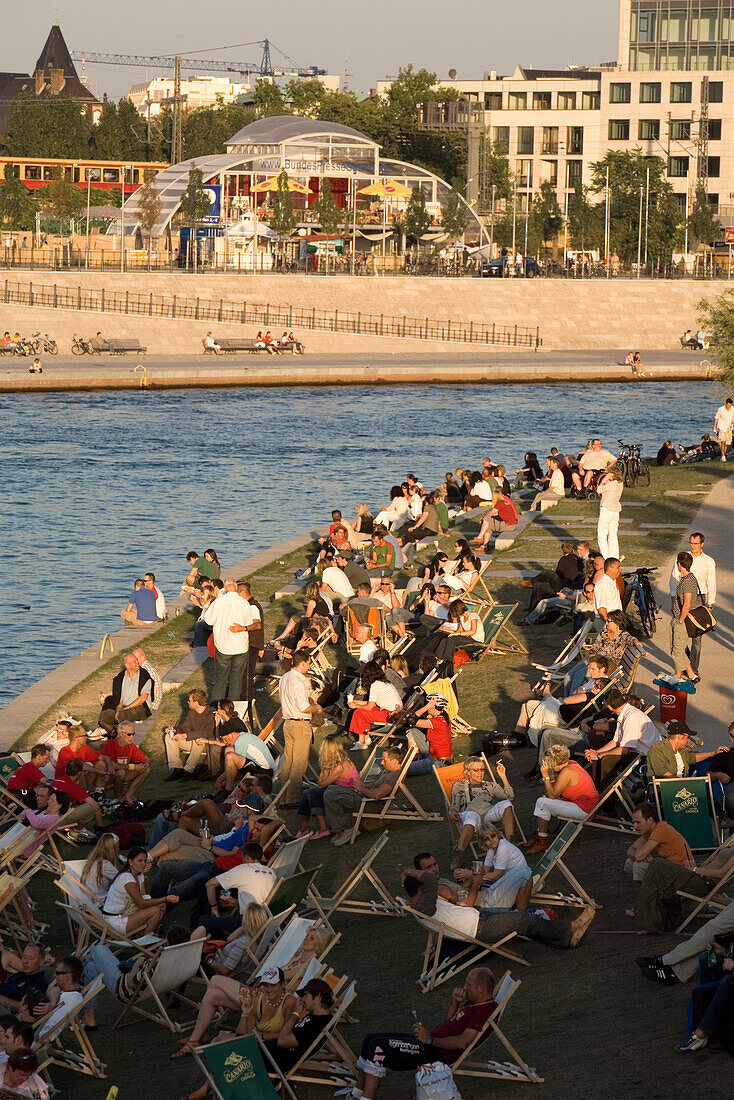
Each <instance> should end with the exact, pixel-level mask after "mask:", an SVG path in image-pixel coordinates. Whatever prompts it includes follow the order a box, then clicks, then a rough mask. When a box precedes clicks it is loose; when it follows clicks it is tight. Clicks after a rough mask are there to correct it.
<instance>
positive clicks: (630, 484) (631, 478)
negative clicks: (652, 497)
mask: <svg viewBox="0 0 734 1100" xmlns="http://www.w3.org/2000/svg"><path fill="white" fill-rule="evenodd" d="M617 442H618V443H619V446H620V452H619V457H618V459H617V467H618V469H619V471H620V473H621V474H622V477H623V479H624V484H625V485H626V486H627V488H628V489H634V487H635V485H636V484H637V483H638V482H639V483H640V485H641V486H642V487H643V489H647V488H648V487H649V485H650V467H649V466H648V464H647V463H646V462H643V460H642V447H640V446H639V444H637V443H623V442H622V440H621V439H618V440H617Z"/></svg>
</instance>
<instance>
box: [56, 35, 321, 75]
mask: <svg viewBox="0 0 734 1100" xmlns="http://www.w3.org/2000/svg"><path fill="white" fill-rule="evenodd" d="M241 44H242V45H247V46H262V57H261V58H260V61H259V62H258V63H256V62H254V61H222V60H213V59H212V58H206V57H187V56H186V55H184V54H180V55H177V56H173V55H170V56H168V55H165V56H160V57H145V56H141V55H139V54H119V53H85V52H84V51H82V50H80V51H74V52H73V53H72V55H71V57H72V60H73V61H81V62H84V63H86V62H89V64H94V65H127V66H129V67H131V68H138V69H149V68H158V69H175V68H176V61H177V59H178V60H179V63H180V68H181V69H187V70H189V71H191V70H198V71H199V72H202V71H204V70H206V69H208V70H209V71H210V72H219V73H240V74H242V75H245V76H247V77H250V76H252V75H258V76H261V77H266V78H268V77H270V78H271V79H272V78H273V77H276V76H295V77H318V76H324V75H325V73H326V69H319V68H318V67H317V66H316V65H310V66H307V67H305V68H303V67H301V66H299V65H297V64H296V63H295V62H292V67H291V68H283V67H280V66H274V65H273V63H272V61H271V57H270V48H271V42H270V40H269V39H268V38H264V39H262V40H260V41H258V42H246V43H241ZM231 48H232V47H222V49H231ZM276 48H277V47H276ZM279 52H280V51H279ZM283 56H284V57H286V55H285V54H283ZM286 60H288V61H292V59H291V58H287V57H286Z"/></svg>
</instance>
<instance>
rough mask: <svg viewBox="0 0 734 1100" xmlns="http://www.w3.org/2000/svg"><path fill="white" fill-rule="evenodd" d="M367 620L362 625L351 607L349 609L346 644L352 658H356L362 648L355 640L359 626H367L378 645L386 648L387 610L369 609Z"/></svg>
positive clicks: (382, 608) (380, 608)
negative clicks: (355, 632) (355, 633)
mask: <svg viewBox="0 0 734 1100" xmlns="http://www.w3.org/2000/svg"><path fill="white" fill-rule="evenodd" d="M366 611H367V619H366V621H365V622H363V623H360V621H359V619H358V618H357V616H356V615H355V613H354V611H353V609H352V608H351V607H348V608H347V621H346V628H347V629H346V636H345V644H346V648H347V653H349V655H350V656H351V657H356V656H357V654H358V653H359V650H360V648H361V642H356V641H355V640H354V631H355V630H356V628H357V627H358V626H366V627H368V628H369V631H370V637H371V638H372V641H373V642H375V644H376V645H378V646H381V647H384V645H385V614H386V609H385V608H384V607H368V608H367V609H366Z"/></svg>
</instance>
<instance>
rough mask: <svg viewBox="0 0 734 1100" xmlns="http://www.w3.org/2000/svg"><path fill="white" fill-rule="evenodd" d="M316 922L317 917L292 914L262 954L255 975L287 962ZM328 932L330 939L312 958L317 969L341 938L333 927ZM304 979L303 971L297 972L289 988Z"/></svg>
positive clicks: (322, 966) (303, 981) (322, 964)
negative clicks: (315, 957) (317, 955)
mask: <svg viewBox="0 0 734 1100" xmlns="http://www.w3.org/2000/svg"><path fill="white" fill-rule="evenodd" d="M318 923H319V920H318V919H313V920H309V919H308V918H307V917H297V916H295V915H294V916H292V917H291V919H290V920H289V921H288V923H287V924H286V925H285V927H284V928H283V930H282V931H281V933H280V935H279V936H278V938H277V939H276V940H275V941H274V943H272V944H271V946H270V950H269V951H268V952H267V954H265V955H264V956H263V959H262V962H261V963H260V966H259V967H258V969H257V971H256V974H255V976H256V977H259V976H260V974H262V973H264V971H265V970H267V969H268V967H270V966H277V967H284V966H285V965H286V963H289V962H290V961H291V959H292V958H293V956H294V955H295V953H296V951H297V950H298V948H299V947H300V946H301V944H302V943H303V941H304V940H305V938H306V935H307V934H308V931H309V929H310V928H313V926H314V925H315V924H318ZM330 932H331V939H330V940H329V942H328V943H327V945H326V947H325V948H324V950H323V951H322V952H321V953H320V955H319V957H318V959H314V960H313V961H314V962H315V963H316V964H317V969H318V970H319V971H321V970H322V969H324V963H323V960H324V959H325V958H326V956H327V955H328V953H329V952H330V951H331V949H332V947H335V946H336V944H337V943H338V942H339V940H340V939H341V932H337V933H335V932H334V931H333V929H330ZM309 965H310V964H309ZM253 980H254V979H253ZM306 981H308V979H307V978H306V977H305V974H304V973H301V974H297V975H296V976H295V977H294V978H293V981H292V982H291V988H298V987H299V986H301V985H304V984H305V982H306Z"/></svg>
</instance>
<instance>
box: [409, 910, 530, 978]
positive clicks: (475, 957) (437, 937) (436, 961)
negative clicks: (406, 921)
mask: <svg viewBox="0 0 734 1100" xmlns="http://www.w3.org/2000/svg"><path fill="white" fill-rule="evenodd" d="M395 901H396V904H397V905H398V906H400V907H401V908H402V909H403V911H404V912H406V913H409V914H410V915H411V916H412V917H415V919H416V920H417V921H418V924H420V925H421V927H422V928H423V929H424V931H426V932H427V933H428V939H427V941H426V948H425V951H424V952H423V964H422V969H421V974H420V977H419V978H418V979H417V984H418V985H419V986H420V988H421V991H422V992H423V993H430V992H432V990H434V989H437V988H438V986H439V985H443V983H444V982H447V981H449V980H450V979H451V980H453V979H454V978H456V976H457V975H458V974H461V973H462V971H464V970H466V969H468V968H469V967H474V966H481V965H483V964H482V959H486V957H487V956H488V955H492V954H494V955H501V956H502V958H505V959H509V961H510V962H514V963H518V964H519V965H520V966H530V963H529V962H528V961H527V959H523V957H522V956H521V955H515V954H514V952H512V951H508V949H507V948H506V947H505V944H507V943H509V941H510V940H512V939H516V937H517V932H508V934H507V935H506V936H502V938H501V939H499V940H496V941H495V942H494V943H483V942H482V941H481V940H477V939H475V938H474V936H467V935H460V934H459V933H458V932H457V931H456V929H455V928H449V926H448V925H446V924H441V922H440V921H437V920H436V919H435V918H434V917H427V916H425V914H423V913H419V912H418V911H417V910H416V909H413V908H412V907H411V906H410V905H408V904H407V903H406V902H404V901H403V899H402V898H400V897H396V898H395ZM444 940H451V941H452V942H454V943H460V944H463V945H464V946H463V947H462V948H461V950H460V951H457V952H456V953H455V954H453V955H450V956H447V957H446V958H444V959H442V958H441V948H442V947H443V943H444Z"/></svg>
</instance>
